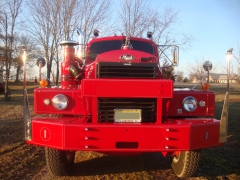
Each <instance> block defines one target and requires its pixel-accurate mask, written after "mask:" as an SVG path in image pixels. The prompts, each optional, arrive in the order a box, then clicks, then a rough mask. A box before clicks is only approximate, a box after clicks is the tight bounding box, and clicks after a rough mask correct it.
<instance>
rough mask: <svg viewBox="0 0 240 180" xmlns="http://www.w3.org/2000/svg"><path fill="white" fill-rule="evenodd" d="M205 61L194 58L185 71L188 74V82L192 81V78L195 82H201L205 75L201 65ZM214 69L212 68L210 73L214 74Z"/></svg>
mask: <svg viewBox="0 0 240 180" xmlns="http://www.w3.org/2000/svg"><path fill="white" fill-rule="evenodd" d="M205 61H206V60H205V59H204V58H202V59H198V58H196V57H195V61H194V62H193V63H192V64H188V67H187V71H188V72H189V75H190V78H189V79H190V80H191V79H193V78H194V77H195V78H196V79H197V80H202V79H203V77H205V76H206V75H207V74H206V71H205V70H204V69H203V63H204V62H205ZM215 69H216V66H215V67H213V69H212V70H211V72H214V71H215Z"/></svg>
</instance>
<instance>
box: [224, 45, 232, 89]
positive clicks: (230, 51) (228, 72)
mask: <svg viewBox="0 0 240 180" xmlns="http://www.w3.org/2000/svg"><path fill="white" fill-rule="evenodd" d="M232 51H233V48H230V49H229V50H228V51H227V55H226V59H227V63H228V64H227V92H228V93H229V77H230V61H231V60H232V57H233V54H232Z"/></svg>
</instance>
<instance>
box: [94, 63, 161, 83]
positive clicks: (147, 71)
mask: <svg viewBox="0 0 240 180" xmlns="http://www.w3.org/2000/svg"><path fill="white" fill-rule="evenodd" d="M157 72H158V67H157V64H155V63H148V64H146V63H144V64H140V63H131V64H130V63H115V62H99V63H98V66H97V77H98V78H149V79H155V78H157V76H158V74H157Z"/></svg>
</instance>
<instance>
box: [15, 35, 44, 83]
mask: <svg viewBox="0 0 240 180" xmlns="http://www.w3.org/2000/svg"><path fill="white" fill-rule="evenodd" d="M22 45H24V46H26V47H28V53H27V54H28V57H27V62H26V65H27V70H29V69H33V67H34V66H35V65H36V61H35V60H36V59H37V57H38V56H39V55H40V54H42V51H41V50H40V48H39V47H38V45H37V44H36V42H35V41H33V40H32V39H30V38H29V37H28V36H26V35H21V36H20V37H16V41H15V43H14V57H15V58H14V61H13V67H14V68H16V73H15V82H18V81H19V75H20V71H21V68H22V66H23V62H22Z"/></svg>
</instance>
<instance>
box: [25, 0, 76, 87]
mask: <svg viewBox="0 0 240 180" xmlns="http://www.w3.org/2000/svg"><path fill="white" fill-rule="evenodd" d="M76 5H77V0H70V1H64V0H53V1H48V0H32V1H29V3H28V7H29V12H30V13H31V16H29V17H30V18H29V27H28V31H29V32H30V33H31V34H32V35H33V38H34V39H35V40H36V41H37V42H39V43H40V44H41V46H42V48H43V49H44V53H45V58H46V65H47V78H48V79H50V75H51V71H52V63H53V60H54V59H55V60H56V54H58V46H59V42H60V41H61V40H63V39H70V38H71V37H72V34H73V31H72V29H73V28H74V27H76V25H75V22H76V19H75V20H74V14H75V13H76V7H77V6H76ZM56 61H57V62H58V63H59V59H57V60H56ZM57 67H58V66H57ZM58 71H59V70H58ZM49 84H50V83H49Z"/></svg>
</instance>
